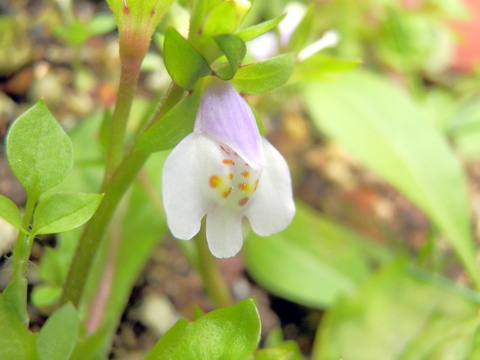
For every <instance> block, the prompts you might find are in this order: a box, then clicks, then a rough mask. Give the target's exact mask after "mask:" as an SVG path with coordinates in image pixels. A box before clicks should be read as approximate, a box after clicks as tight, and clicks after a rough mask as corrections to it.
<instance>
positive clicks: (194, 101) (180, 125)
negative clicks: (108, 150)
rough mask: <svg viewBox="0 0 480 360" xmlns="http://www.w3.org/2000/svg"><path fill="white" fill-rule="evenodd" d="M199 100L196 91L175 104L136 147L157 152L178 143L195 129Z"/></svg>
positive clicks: (140, 149) (144, 135) (143, 136)
mask: <svg viewBox="0 0 480 360" xmlns="http://www.w3.org/2000/svg"><path fill="white" fill-rule="evenodd" d="M199 101H200V96H199V93H197V92H194V93H192V94H191V95H190V96H187V97H186V98H185V99H183V100H182V101H181V102H179V103H178V104H177V105H175V106H174V107H173V108H172V109H171V110H170V111H169V112H167V113H166V114H165V115H164V116H163V117H162V118H161V119H160V120H159V121H157V122H156V123H155V124H154V125H153V126H152V127H150V128H149V129H148V130H147V131H146V132H145V133H144V134H143V135H142V137H141V138H140V140H139V142H138V144H137V147H136V149H137V150H139V151H146V152H155V151H162V150H168V149H171V148H173V147H174V146H175V145H177V144H178V143H179V142H180V141H181V140H182V139H183V138H184V137H185V136H187V135H188V134H190V133H191V132H192V131H193V124H194V122H195V116H196V114H197V107H198V104H199Z"/></svg>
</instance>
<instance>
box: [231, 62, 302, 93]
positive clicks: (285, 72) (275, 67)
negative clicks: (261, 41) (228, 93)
mask: <svg viewBox="0 0 480 360" xmlns="http://www.w3.org/2000/svg"><path fill="white" fill-rule="evenodd" d="M294 66H295V56H294V55H293V54H284V55H280V56H277V57H274V58H272V59H268V60H265V61H261V62H257V63H253V64H250V65H245V66H242V67H240V68H239V69H238V71H237V75H236V76H235V78H234V79H233V80H232V83H233V84H234V85H235V87H236V88H237V89H238V91H240V92H241V93H246V94H263V93H266V92H268V91H270V90H273V89H275V88H277V87H279V86H281V85H283V84H284V83H285V82H286V81H287V80H288V78H289V77H290V75H291V74H292V72H293V69H294Z"/></svg>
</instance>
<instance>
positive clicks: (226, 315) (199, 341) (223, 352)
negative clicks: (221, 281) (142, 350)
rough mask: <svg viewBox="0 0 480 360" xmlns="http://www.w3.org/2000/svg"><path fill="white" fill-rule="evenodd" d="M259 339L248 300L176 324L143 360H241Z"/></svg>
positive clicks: (258, 330) (258, 323) (255, 312)
mask: <svg viewBox="0 0 480 360" xmlns="http://www.w3.org/2000/svg"><path fill="white" fill-rule="evenodd" d="M259 339H260V319H259V317H258V313H257V309H256V307H255V304H254V303H253V300H252V299H246V300H243V301H241V302H239V303H238V304H236V305H233V306H230V307H227V308H223V309H219V310H216V311H213V312H211V313H208V314H206V315H204V316H202V317H201V318H200V319H198V320H196V321H194V322H192V323H190V324H189V323H188V322H187V321H185V320H180V321H179V322H177V324H175V326H174V327H173V328H171V329H170V330H169V331H168V332H167V333H166V334H165V335H164V336H163V337H162V338H161V339H160V341H158V342H157V344H156V345H155V347H154V348H153V350H152V351H151V352H150V353H149V354H148V356H147V357H146V360H157V359H169V360H185V359H189V360H205V359H228V360H244V359H245V358H246V357H247V356H249V355H251V354H252V353H253V352H254V351H255V348H256V346H257V343H258V341H259Z"/></svg>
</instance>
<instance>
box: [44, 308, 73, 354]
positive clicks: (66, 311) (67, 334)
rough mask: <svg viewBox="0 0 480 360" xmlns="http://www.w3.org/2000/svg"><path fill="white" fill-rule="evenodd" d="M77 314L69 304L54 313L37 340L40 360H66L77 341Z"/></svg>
mask: <svg viewBox="0 0 480 360" xmlns="http://www.w3.org/2000/svg"><path fill="white" fill-rule="evenodd" d="M79 323H80V322H79V319H78V314H77V311H76V310H75V308H74V307H73V305H72V304H71V303H67V304H65V305H63V306H62V307H61V308H60V309H58V310H57V311H55V312H54V313H53V314H52V315H51V316H50V317H49V318H48V320H47V322H46V323H45V325H43V327H42V329H41V330H40V333H39V334H38V338H37V349H38V354H39V357H40V360H52V359H55V360H68V359H70V355H71V354H72V352H73V348H74V347H75V343H76V341H77V335H78V326H79Z"/></svg>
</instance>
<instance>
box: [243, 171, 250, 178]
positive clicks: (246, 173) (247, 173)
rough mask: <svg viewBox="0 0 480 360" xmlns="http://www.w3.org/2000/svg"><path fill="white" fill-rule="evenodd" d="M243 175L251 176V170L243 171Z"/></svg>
mask: <svg viewBox="0 0 480 360" xmlns="http://www.w3.org/2000/svg"><path fill="white" fill-rule="evenodd" d="M242 176H243V177H250V172H249V171H242Z"/></svg>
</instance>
